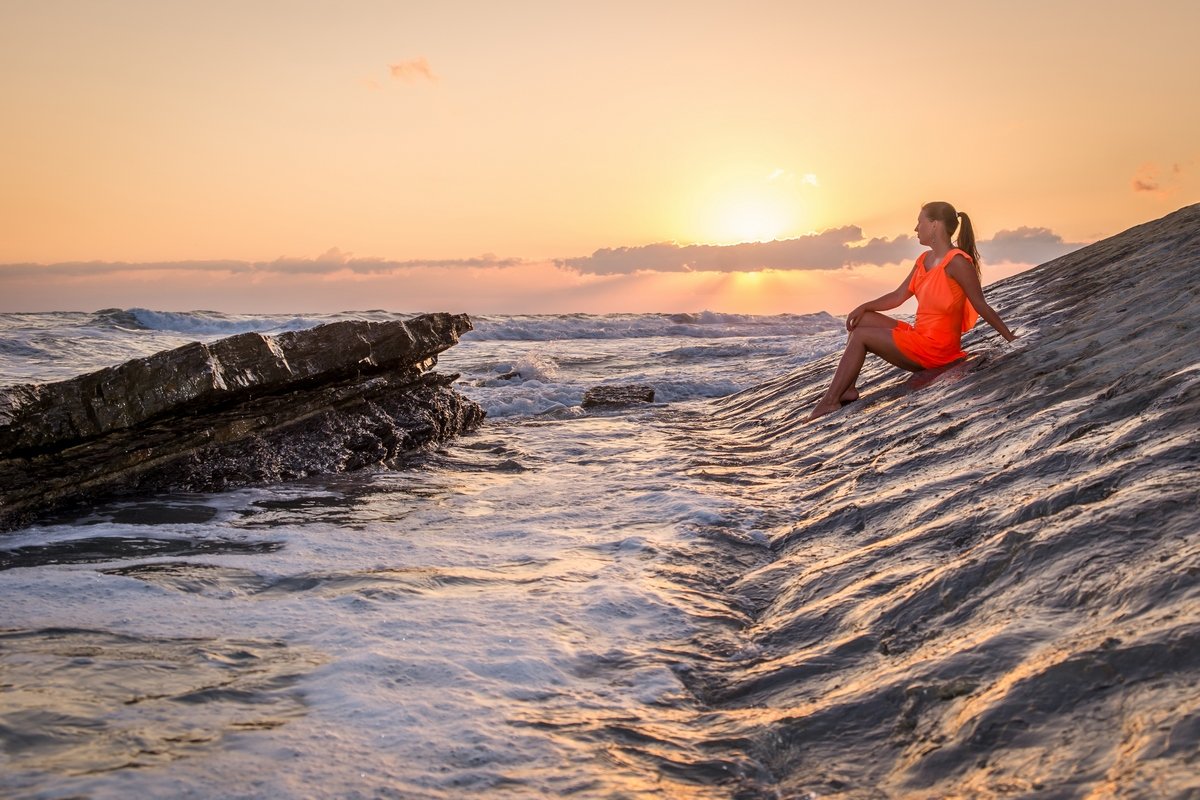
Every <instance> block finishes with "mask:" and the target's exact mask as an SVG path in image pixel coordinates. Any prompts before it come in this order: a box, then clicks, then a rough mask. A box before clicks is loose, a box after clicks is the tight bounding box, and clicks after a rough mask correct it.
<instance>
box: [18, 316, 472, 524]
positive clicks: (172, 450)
mask: <svg viewBox="0 0 1200 800" xmlns="http://www.w3.org/2000/svg"><path fill="white" fill-rule="evenodd" d="M469 330H471V322H470V319H469V318H468V317H467V316H466V315H465V314H459V315H452V314H427V315H422V316H419V317H416V318H414V319H412V320H408V321H405V322H366V321H346V322H335V323H330V324H328V325H321V326H318V327H316V328H312V329H309V330H305V331H297V332H292V333H284V334H280V335H277V336H266V335H263V334H259V333H248V334H240V335H238V336H232V337H229V338H227V339H222V340H220V341H217V342H213V343H212V344H208V345H205V344H201V343H193V344H188V345H184V346H183V347H179V348H176V349H174V350H168V351H164V352H161V353H156V354H154V355H152V356H149V357H146V358H140V359H134V360H131V361H128V362H126V363H124V364H120V365H118V366H114V367H109V368H106V369H102V370H99V371H97V372H93V373H89V374H87V375H82V376H79V377H77V378H72V379H70V380H67V381H60V382H57V383H50V384H24V385H20V386H14V387H7V388H2V389H0V487H3V488H2V489H0V530H7V529H11V528H14V527H17V526H20V525H23V524H27V523H29V522H30V521H32V520H34V519H36V518H37V517H38V516H40V515H42V514H44V513H47V512H49V511H53V510H55V509H58V508H62V507H66V506H72V505H79V504H83V503H86V502H89V501H95V500H100V499H104V498H108V497H116V496H124V495H129V494H137V493H145V492H152V491H164V490H186V491H215V490H221V489H226V488H232V487H235V486H246V485H252V484H261V483H269V482H276V481H286V480H294V479H297V478H301V477H304V476H307V475H315V474H323V473H336V472H346V471H350V470H355V469H361V468H363V467H368V466H373V465H383V464H388V463H391V462H393V461H394V460H395V459H397V458H398V457H399V456H401V455H403V454H404V453H406V452H409V451H411V450H413V449H415V448H418V447H421V446H422V445H425V444H430V443H434V442H440V441H444V440H446V439H449V438H451V437H453V436H455V435H457V434H459V433H462V432H464V431H467V430H470V429H471V428H474V427H475V426H477V425H478V424H479V423H480V422H481V421H482V420H483V417H484V411H483V409H482V408H481V407H480V406H479V405H478V404H476V403H475V402H473V401H471V400H469V399H467V398H466V397H463V396H462V395H460V394H459V393H457V392H455V391H454V390H453V389H452V388H450V385H451V383H453V381H454V380H455V378H457V377H458V376H457V375H439V374H437V373H435V372H431V371H430V370H432V368H433V367H434V366H435V365H436V364H437V354H438V353H440V352H442V351H443V350H446V349H447V348H449V347H451V346H453V345H454V344H456V343H457V342H458V339H459V337H460V336H461V335H462V334H463V333H465V332H467V331H469Z"/></svg>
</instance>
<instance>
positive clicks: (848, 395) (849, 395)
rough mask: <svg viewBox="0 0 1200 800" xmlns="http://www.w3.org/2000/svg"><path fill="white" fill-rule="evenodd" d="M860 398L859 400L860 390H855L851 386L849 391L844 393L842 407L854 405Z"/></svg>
mask: <svg viewBox="0 0 1200 800" xmlns="http://www.w3.org/2000/svg"><path fill="white" fill-rule="evenodd" d="M858 398H859V394H858V389H855V388H854V387H853V386H851V387H850V388H849V389H847V390H846V391H844V392H842V396H841V401H842V405H846V403H853V402H854V401H855V400H857V399H858Z"/></svg>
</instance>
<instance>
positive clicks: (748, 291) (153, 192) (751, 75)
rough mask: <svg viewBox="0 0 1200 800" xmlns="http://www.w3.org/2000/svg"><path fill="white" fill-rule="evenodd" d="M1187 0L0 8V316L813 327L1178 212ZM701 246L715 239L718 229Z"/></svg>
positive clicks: (17, 1) (1193, 76)
mask: <svg viewBox="0 0 1200 800" xmlns="http://www.w3.org/2000/svg"><path fill="white" fill-rule="evenodd" d="M1198 31H1200V4H1198V3H1195V2H1192V1H1191V0H1188V1H1186V2H1185V1H1184V0H1177V1H1174V2H1168V1H1166V0H1143V1H1142V2H1139V3H1129V2H1126V1H1125V0H1120V1H1119V2H1117V1H1115V0H1089V1H1088V2H1082V1H1081V2H1076V1H1075V0H1037V2H1027V1H1026V0H1005V2H987V3H984V2H961V3H952V4H944V3H940V4H920V3H898V2H883V1H882V0H871V1H870V2H852V1H849V2H842V3H819V4H818V3H803V2H743V3H738V4H734V3H727V2H721V3H716V2H702V1H698V0H689V1H688V2H673V1H672V2H653V0H638V1H637V2H623V1H622V0H607V1H606V2H604V3H572V2H562V1H561V0H557V1H555V2H522V1H521V0H510V2H505V3H496V2H440V3H428V2H423V3H416V2H399V1H387V2H385V1H384V0H345V1H344V2H338V3H334V2H311V1H307V0H270V1H267V0H263V1H261V2H256V0H233V1H230V2H226V1H225V0H206V1H205V2H182V1H180V2H168V1H165V0H121V1H106V0H70V1H68V0H0V108H2V109H3V114H4V116H3V125H0V176H2V180H0V310H2V311H38V310H94V309H97V308H101V307H107V306H119V307H132V306H142V307H149V308H156V309H164V310H189V309H199V308H206V309H213V310H219V311H231V312H288V311H294V312H300V311H338V310H350V309H368V308H385V309H391V310H397V311H425V310H447V311H467V312H475V313H487V312H493V313H494V312H511V313H523V312H530V313H532V312H537V313H541V312H593V313H601V312H610V311H697V310H702V309H712V310H717V311H730V312H752V313H776V312H784V311H792V312H809V311H818V310H827V311H831V312H834V313H844V312H846V311H847V310H848V309H849V308H851V307H852V306H854V305H856V304H857V303H858V302H860V301H862V300H866V299H870V298H871V297H874V296H876V295H878V294H880V293H882V292H884V291H887V290H890V289H892V288H894V287H895V285H896V284H897V283H898V282H899V281H900V279H901V278H902V277H903V275H904V274H905V272H906V270H907V269H908V266H909V265H910V264H911V258H912V257H913V256H914V255H915V254H916V253H917V252H919V248H918V246H917V245H916V243H915V240H914V239H912V238H911V236H910V234H911V231H912V226H913V224H914V222H915V217H916V214H917V211H918V209H919V207H920V205H921V203H922V202H924V201H928V200H948V201H950V202H952V203H954V204H955V205H956V206H957V207H958V208H959V209H960V210H964V211H966V212H967V213H969V214H970V215H971V216H972V218H973V219H974V221H975V223H976V226H977V230H978V234H979V237H980V239H981V240H982V243H981V247H980V249H981V251H982V254H983V257H984V273H985V281H986V280H993V279H995V278H997V277H1002V276H1004V275H1008V274H1012V273H1013V272H1014V271H1017V270H1019V269H1021V268H1022V265H1027V264H1031V263H1039V262H1041V261H1045V260H1048V259H1049V258H1052V257H1054V256H1057V255H1060V254H1062V253H1063V252H1067V251H1069V250H1070V249H1073V248H1075V247H1078V246H1080V245H1081V244H1083V243H1088V242H1091V241H1095V240H1096V239H1098V238H1102V237H1105V236H1109V235H1112V234H1114V233H1118V232H1120V231H1122V230H1124V229H1126V228H1128V227H1130V226H1132V225H1135V224H1137V223H1140V222H1143V221H1146V220H1149V219H1153V218H1157V217H1159V216H1162V215H1163V214H1165V213H1167V212H1169V211H1172V210H1174V209H1176V208H1179V207H1180V206H1184V205H1188V204H1190V203H1195V202H1198V201H1200V101H1198V100H1197V76H1198V75H1200V56H1198V55H1197V53H1200V47H1197V45H1196V41H1195V40H1196V36H1197V32H1198ZM735 245H736V246H735Z"/></svg>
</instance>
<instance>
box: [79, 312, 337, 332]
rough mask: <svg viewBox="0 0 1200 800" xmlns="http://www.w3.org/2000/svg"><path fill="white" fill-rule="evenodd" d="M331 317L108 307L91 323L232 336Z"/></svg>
mask: <svg viewBox="0 0 1200 800" xmlns="http://www.w3.org/2000/svg"><path fill="white" fill-rule="evenodd" d="M329 321H331V318H329V317H325V316H320V317H317V316H313V317H304V316H288V315H279V316H270V315H263V316H250V315H245V316H243V315H237V314H223V313H221V312H219V311H152V310H150V309H148V308H124V309H123V308H105V309H102V310H100V311H97V312H96V313H95V314H93V315H92V318H91V324H92V325H93V326H94V327H97V328H116V329H118V330H126V331H164V332H168V333H188V334H193V335H199V336H207V335H214V336H229V335H232V334H237V333H249V332H251V331H264V332H279V331H298V330H304V329H306V328H312V327H315V326H317V325H320V324H321V323H323V322H329Z"/></svg>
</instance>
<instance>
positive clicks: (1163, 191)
mask: <svg viewBox="0 0 1200 800" xmlns="http://www.w3.org/2000/svg"><path fill="white" fill-rule="evenodd" d="M1163 172H1166V173H1167V174H1166V176H1165V177H1164V176H1163ZM1182 175H1183V166H1182V165H1181V164H1178V163H1175V164H1172V165H1171V168H1170V169H1169V170H1163V169H1162V168H1161V167H1159V165H1158V164H1155V163H1153V162H1150V161H1148V162H1146V163H1145V164H1142V165H1141V166H1140V167H1138V171H1137V172H1136V173H1134V176H1133V178H1132V179H1130V181H1129V186H1130V188H1132V189H1133V191H1134V192H1135V193H1139V194H1153V195H1156V196H1158V197H1166V196H1167V195H1168V194H1171V193H1172V192H1174V191H1175V190H1176V188H1177V187H1178V183H1179V179H1180V176H1182Z"/></svg>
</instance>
